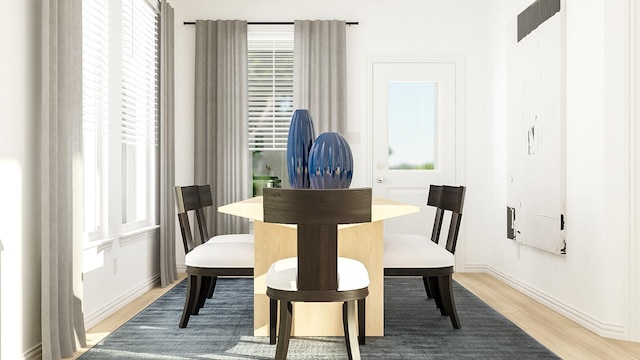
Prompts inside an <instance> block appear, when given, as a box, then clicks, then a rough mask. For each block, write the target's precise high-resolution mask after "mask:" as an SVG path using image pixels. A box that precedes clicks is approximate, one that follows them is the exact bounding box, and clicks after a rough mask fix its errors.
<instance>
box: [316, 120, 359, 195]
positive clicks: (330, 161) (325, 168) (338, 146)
mask: <svg viewBox="0 0 640 360" xmlns="http://www.w3.org/2000/svg"><path fill="white" fill-rule="evenodd" d="M352 178H353V155H352V154H351V147H350V146H349V143H348V142H347V140H345V138H344V137H342V135H340V134H339V133H337V132H325V133H322V134H320V136H318V138H317V139H316V140H315V142H314V143H313V145H312V146H311V150H310V152H309V182H311V188H313V189H346V188H348V187H349V185H351V179H352Z"/></svg>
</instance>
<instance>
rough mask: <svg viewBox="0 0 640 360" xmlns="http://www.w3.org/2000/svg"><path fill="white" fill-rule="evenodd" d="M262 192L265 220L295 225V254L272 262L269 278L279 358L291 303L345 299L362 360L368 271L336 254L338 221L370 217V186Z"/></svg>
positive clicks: (349, 337) (349, 329)
mask: <svg viewBox="0 0 640 360" xmlns="http://www.w3.org/2000/svg"><path fill="white" fill-rule="evenodd" d="M263 196H264V198H263V212H264V221H265V222H268V223H279V224H295V225H297V243H296V248H297V250H296V252H297V256H296V257H291V258H286V259H281V260H278V261H276V262H274V263H273V264H272V265H271V266H270V267H269V270H268V271H267V276H266V285H267V296H268V297H269V298H270V299H272V300H276V301H277V302H278V303H279V304H280V319H279V327H278V340H277V346H276V355H275V358H276V359H286V358H287V352H288V348H289V339H290V337H291V323H292V316H293V305H292V303H293V302H341V303H343V305H342V320H343V328H344V336H345V342H346V346H347V353H348V355H349V359H360V348H359V341H358V340H359V339H358V335H357V333H356V328H358V325H360V326H359V329H358V330H359V336H360V341H363V340H364V336H365V329H364V322H363V321H360V320H363V319H364V317H365V314H364V309H365V308H364V306H360V304H364V302H365V298H366V296H367V295H368V294H369V273H368V271H367V268H366V267H365V266H364V264H362V263H361V262H360V261H357V260H354V259H350V258H345V257H339V256H338V225H339V224H355V223H364V222H370V221H371V189H370V188H366V189H335V190H310V189H276V188H265V189H264V193H263ZM362 241H366V239H362Z"/></svg>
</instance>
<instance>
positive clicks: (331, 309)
mask: <svg viewBox="0 0 640 360" xmlns="http://www.w3.org/2000/svg"><path fill="white" fill-rule="evenodd" d="M262 202H263V197H262V196H256V197H252V198H249V199H246V200H242V201H238V202H234V203H231V204H227V205H223V206H220V207H218V212H220V213H224V214H229V215H235V216H240V217H244V218H248V219H250V220H251V221H253V234H254V241H255V249H254V254H255V255H254V256H255V263H254V284H253V285H254V292H253V296H254V311H253V329H254V336H269V298H268V297H267V295H266V290H267V287H266V283H265V280H266V274H267V270H268V269H269V267H270V266H271V264H272V263H273V262H275V261H276V260H280V259H284V258H288V257H294V256H296V248H297V246H296V243H297V242H296V236H297V234H296V227H295V225H285V224H272V223H265V222H264V221H263V207H262ZM310 211H313V210H312V209H310ZM419 211H420V208H419V207H417V206H413V205H408V204H405V203H401V202H398V201H394V200H390V199H387V198H382V197H374V198H373V199H372V204H371V222H367V223H362V224H352V225H340V226H339V227H338V255H339V256H343V257H348V258H352V259H356V260H358V261H360V262H362V263H363V264H364V265H365V266H366V268H367V271H368V272H369V280H370V284H369V295H368V296H367V298H366V306H365V308H366V317H365V324H366V335H367V336H384V268H383V253H384V220H387V219H391V218H394V217H399V216H403V215H408V214H412V213H416V212H419ZM293 312H294V314H295V316H294V317H293V323H292V335H293V336H342V335H343V331H344V330H343V326H342V306H341V304H337V303H294V304H293Z"/></svg>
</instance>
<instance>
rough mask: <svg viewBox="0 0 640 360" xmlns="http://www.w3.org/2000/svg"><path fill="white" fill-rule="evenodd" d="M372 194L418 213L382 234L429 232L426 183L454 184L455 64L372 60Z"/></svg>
mask: <svg viewBox="0 0 640 360" xmlns="http://www.w3.org/2000/svg"><path fill="white" fill-rule="evenodd" d="M371 68H372V116H373V146H372V147H373V162H372V165H373V166H372V167H373V169H372V175H373V193H374V196H382V197H386V198H389V199H393V200H397V201H401V202H404V203H407V204H411V205H416V206H419V207H420V208H421V211H420V212H419V213H416V214H412V215H408V216H402V217H399V218H395V219H390V220H387V221H385V232H387V233H413V234H424V235H428V236H430V235H431V226H432V224H433V222H432V219H433V216H434V214H435V211H434V210H433V208H431V207H427V206H426V199H427V195H428V191H429V185H430V184H438V185H445V184H447V185H455V184H456V115H457V111H456V62H374V63H372V67H371Z"/></svg>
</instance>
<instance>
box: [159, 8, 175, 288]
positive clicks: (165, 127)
mask: <svg viewBox="0 0 640 360" xmlns="http://www.w3.org/2000/svg"><path fill="white" fill-rule="evenodd" d="M173 26H174V25H173V8H172V7H171V5H170V4H169V3H167V1H166V0H162V3H161V4H160V285H161V286H162V287H165V286H167V285H169V284H171V283H173V282H174V281H176V280H177V279H178V270H177V269H176V239H175V237H176V205H175V200H174V186H175V178H176V176H175V138H174V136H175V131H174V123H175V107H174V105H175V86H174V37H173V33H174V31H173V29H174V27H173Z"/></svg>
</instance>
